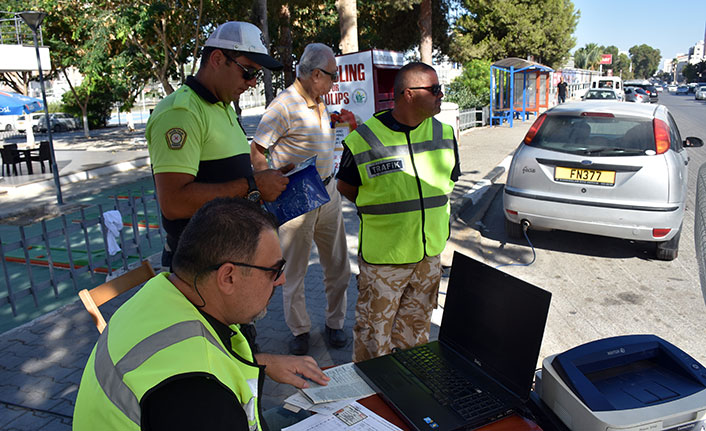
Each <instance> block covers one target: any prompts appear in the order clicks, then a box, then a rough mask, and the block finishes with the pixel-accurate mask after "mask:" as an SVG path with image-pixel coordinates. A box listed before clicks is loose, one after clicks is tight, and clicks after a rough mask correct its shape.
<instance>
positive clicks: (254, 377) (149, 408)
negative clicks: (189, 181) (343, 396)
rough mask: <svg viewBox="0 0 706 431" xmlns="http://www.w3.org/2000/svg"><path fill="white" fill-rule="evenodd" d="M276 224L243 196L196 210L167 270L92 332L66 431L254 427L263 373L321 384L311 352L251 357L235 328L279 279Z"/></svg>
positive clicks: (254, 314) (260, 306)
mask: <svg viewBox="0 0 706 431" xmlns="http://www.w3.org/2000/svg"><path fill="white" fill-rule="evenodd" d="M276 229H277V228H276V226H275V224H274V222H273V220H272V218H271V217H270V216H269V215H268V214H267V213H265V212H264V211H263V210H262V209H261V208H260V207H259V205H257V204H255V203H252V202H250V201H247V200H245V199H238V198H223V199H216V200H213V201H211V202H209V203H207V204H206V205H204V206H203V207H201V209H199V210H198V212H196V214H195V215H194V216H193V217H192V218H191V220H190V221H189V223H188V224H187V226H186V229H185V230H184V233H183V234H182V236H181V239H180V241H179V245H178V247H177V249H176V252H175V254H174V259H173V262H172V268H173V271H174V272H173V273H171V274H169V273H161V274H159V275H157V276H156V277H154V278H153V279H151V280H150V281H148V282H147V284H145V286H144V287H142V289H140V290H139V291H138V292H137V293H136V294H135V295H134V296H133V297H132V298H130V299H129V300H128V301H127V302H125V304H123V305H122V306H121V307H120V308H119V309H118V310H117V311H116V312H115V314H114V315H113V317H112V318H111V319H110V322H109V323H108V326H107V327H106V328H105V331H104V332H103V333H102V334H101V336H100V337H99V338H98V342H97V344H96V347H95V348H94V349H93V352H92V353H91V356H90V358H89V359H88V363H87V365H86V369H85V371H84V374H83V378H82V379H81V385H80V388H79V391H78V396H77V399H76V409H75V412H74V423H73V426H74V430H99V429H100V430H106V429H115V430H123V429H138V428H140V429H142V430H172V431H173V430H187V429H189V430H192V429H204V430H210V431H213V430H226V429H228V430H261V429H262V422H263V418H262V417H261V410H260V406H259V400H260V399H261V395H262V394H261V393H262V384H263V380H264V377H265V376H264V374H263V371H264V373H266V374H267V375H268V376H269V377H270V378H272V379H273V380H275V381H277V382H280V383H289V384H291V385H293V386H296V387H298V388H305V387H307V386H308V384H307V382H306V380H304V378H302V376H303V377H306V378H308V379H311V380H313V381H314V382H316V383H319V384H321V385H325V384H326V383H327V381H328V380H329V378H328V377H326V376H325V375H324V374H323V372H322V371H321V370H320V369H319V367H318V366H317V364H316V361H314V359H313V358H311V357H309V356H282V355H269V354H264V353H258V354H255V355H253V353H252V352H251V350H250V347H249V345H248V343H247V341H246V339H245V337H244V336H243V334H242V333H241V332H240V330H239V324H242V323H251V322H253V321H254V320H256V319H258V318H261V317H262V316H264V314H265V310H266V307H267V305H268V303H269V301H270V298H271V297H272V294H273V293H274V289H275V288H276V287H277V286H280V285H282V283H284V276H283V275H282V271H283V269H284V264H285V261H284V259H282V252H281V250H280V247H279V240H278V239H277V230H276ZM264 416H265V419H269V418H268V413H267V412H265V415H264ZM297 419H300V418H297ZM268 422H269V420H268ZM292 423H293V422H292ZM289 424H291V423H289ZM277 429H279V428H277Z"/></svg>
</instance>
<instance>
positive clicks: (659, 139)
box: [652, 118, 670, 154]
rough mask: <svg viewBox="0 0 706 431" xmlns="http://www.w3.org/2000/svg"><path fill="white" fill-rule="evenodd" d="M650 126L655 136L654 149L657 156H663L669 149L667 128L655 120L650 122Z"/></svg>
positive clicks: (664, 124) (661, 122)
mask: <svg viewBox="0 0 706 431" xmlns="http://www.w3.org/2000/svg"><path fill="white" fill-rule="evenodd" d="M652 125H653V129H654V134H655V148H656V150H657V154H664V153H666V152H667V150H668V149H669V145H670V138H669V126H667V123H665V122H664V121H662V120H659V119H657V118H655V119H654V120H652Z"/></svg>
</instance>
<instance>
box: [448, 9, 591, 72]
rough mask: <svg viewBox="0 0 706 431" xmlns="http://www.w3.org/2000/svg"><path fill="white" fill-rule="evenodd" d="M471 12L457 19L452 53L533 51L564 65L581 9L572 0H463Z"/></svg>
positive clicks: (458, 56) (463, 57)
mask: <svg viewBox="0 0 706 431" xmlns="http://www.w3.org/2000/svg"><path fill="white" fill-rule="evenodd" d="M463 5H464V6H465V8H466V10H467V12H466V13H464V14H463V15H461V16H460V17H459V18H458V20H457V21H456V23H455V28H454V34H453V43H452V46H451V57H452V58H453V59H454V60H456V61H460V62H463V63H465V62H467V61H468V60H471V59H474V58H491V59H496V60H498V59H502V58H505V57H520V58H527V57H531V58H532V59H534V61H537V62H539V63H543V64H546V65H548V66H551V67H558V66H560V65H561V64H562V63H563V62H564V60H565V59H566V57H567V56H568V55H569V50H570V49H571V48H573V47H574V45H575V43H576V41H575V39H574V38H573V37H572V36H571V35H572V34H573V32H574V30H575V29H576V24H577V23H578V19H579V16H580V14H579V12H578V11H575V10H574V5H573V3H572V2H571V1H570V0H463Z"/></svg>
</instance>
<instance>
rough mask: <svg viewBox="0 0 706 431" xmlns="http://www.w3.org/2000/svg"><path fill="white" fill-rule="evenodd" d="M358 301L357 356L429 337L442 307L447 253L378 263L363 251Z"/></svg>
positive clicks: (359, 358) (367, 356)
mask: <svg viewBox="0 0 706 431" xmlns="http://www.w3.org/2000/svg"><path fill="white" fill-rule="evenodd" d="M358 266H359V268H360V275H359V276H358V302H357V304H356V308H355V317H356V322H355V326H354V327H353V339H354V340H353V341H354V343H353V361H354V362H358V361H364V360H366V359H370V358H374V357H377V356H381V355H385V354H387V353H390V352H391V351H392V349H393V348H395V347H397V348H400V349H406V348H409V347H413V346H416V345H418V344H423V343H426V342H427V341H429V329H430V327H431V312H432V311H433V310H434V308H436V304H437V295H438V292H439V282H440V280H441V257H440V256H434V257H425V258H424V259H423V260H422V261H421V262H418V263H412V264H404V265H372V264H369V263H366V262H364V261H363V259H362V258H360V256H359V257H358Z"/></svg>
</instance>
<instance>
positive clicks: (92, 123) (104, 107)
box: [62, 79, 116, 129]
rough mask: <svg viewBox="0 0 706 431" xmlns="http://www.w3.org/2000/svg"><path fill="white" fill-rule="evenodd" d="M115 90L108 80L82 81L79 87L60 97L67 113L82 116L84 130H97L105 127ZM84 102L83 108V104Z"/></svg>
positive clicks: (113, 101)
mask: <svg viewBox="0 0 706 431" xmlns="http://www.w3.org/2000/svg"><path fill="white" fill-rule="evenodd" d="M115 92H116V89H115V87H114V86H113V85H112V82H111V81H110V80H109V79H105V80H103V79H98V80H96V81H92V82H88V81H84V82H83V83H81V85H80V86H78V87H75V88H74V89H73V90H72V91H71V92H66V93H64V95H63V96H62V101H63V103H64V110H65V112H67V113H70V114H74V115H83V114H84V112H87V113H88V115H87V116H84V117H83V118H84V122H86V121H88V124H84V128H86V127H90V128H91V129H97V128H100V127H105V125H106V124H107V123H108V119H109V118H110V112H111V110H112V107H113V104H114V103H115ZM81 101H85V106H84V104H83V103H79V102H81Z"/></svg>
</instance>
